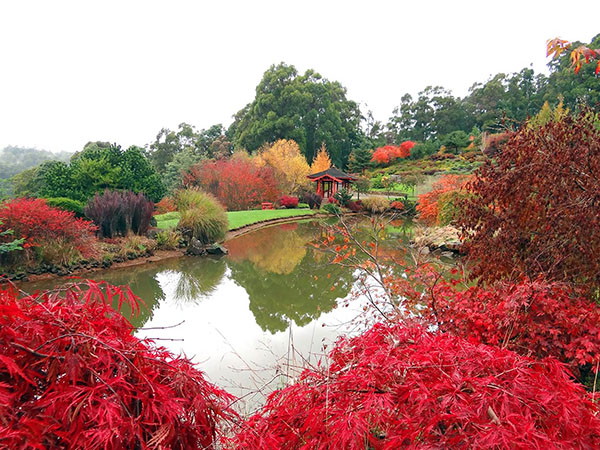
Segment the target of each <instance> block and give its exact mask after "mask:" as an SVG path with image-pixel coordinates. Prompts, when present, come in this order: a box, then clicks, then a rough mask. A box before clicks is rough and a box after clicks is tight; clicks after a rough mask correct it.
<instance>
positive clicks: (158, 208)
mask: <svg viewBox="0 0 600 450" xmlns="http://www.w3.org/2000/svg"><path fill="white" fill-rule="evenodd" d="M154 208H155V211H154V213H155V214H166V213H169V212H174V211H177V207H176V206H175V203H174V202H173V199H172V198H171V197H164V198H163V199H162V200H161V201H160V202H158V203H156V204H155V205H154Z"/></svg>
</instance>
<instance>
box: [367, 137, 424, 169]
mask: <svg viewBox="0 0 600 450" xmlns="http://www.w3.org/2000/svg"><path fill="white" fill-rule="evenodd" d="M414 146H415V143H414V142H412V141H405V142H403V143H402V144H400V145H399V146H396V145H386V146H384V147H379V148H377V149H376V150H375V151H374V152H373V156H372V158H371V161H375V162H377V163H379V164H389V163H390V162H392V161H393V160H394V159H396V158H408V157H409V156H410V150H411V149H412V148H413V147H414Z"/></svg>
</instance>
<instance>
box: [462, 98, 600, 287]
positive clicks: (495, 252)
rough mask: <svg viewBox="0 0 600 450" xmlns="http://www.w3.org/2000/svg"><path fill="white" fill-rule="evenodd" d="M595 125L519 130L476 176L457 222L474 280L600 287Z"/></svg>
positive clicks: (566, 122)
mask: <svg viewBox="0 0 600 450" xmlns="http://www.w3.org/2000/svg"><path fill="white" fill-rule="evenodd" d="M596 117H597V116H596V115H595V114H594V113H593V112H592V111H588V110H586V111H583V112H581V113H580V114H578V115H577V116H576V117H565V118H563V119H561V120H559V121H551V122H549V123H547V124H546V125H543V126H536V127H522V128H521V129H520V130H519V131H518V132H517V133H516V134H515V135H513V136H512V137H511V138H510V139H509V141H508V142H507V143H506V144H505V145H504V147H503V149H502V151H501V152H500V153H499V154H498V155H497V156H496V158H495V159H494V160H489V161H487V162H486V163H485V164H484V165H483V166H482V167H481V168H480V169H479V170H478V171H477V172H476V174H475V179H474V180H473V181H472V183H470V185H469V186H468V189H469V190H470V191H471V193H472V194H473V195H471V196H470V197H469V199H468V201H467V202H466V205H465V208H464V209H463V212H464V213H463V214H461V216H460V217H459V221H458V225H459V226H460V227H461V228H462V231H463V235H464V238H465V240H466V250H467V251H468V257H469V260H470V263H471V266H470V270H471V271H472V273H473V276H474V277H479V279H480V280H481V281H494V280H498V279H503V278H504V279H513V280H515V279H518V278H520V277H522V276H527V277H529V278H531V279H535V278H537V277H538V276H539V275H542V276H543V277H544V278H546V279H549V280H557V281H565V282H570V283H575V284H578V285H583V286H587V287H590V288H593V287H598V286H600V258H598V255H599V254H600V200H599V199H600V178H599V177H598V173H600V130H598V126H597V119H596Z"/></svg>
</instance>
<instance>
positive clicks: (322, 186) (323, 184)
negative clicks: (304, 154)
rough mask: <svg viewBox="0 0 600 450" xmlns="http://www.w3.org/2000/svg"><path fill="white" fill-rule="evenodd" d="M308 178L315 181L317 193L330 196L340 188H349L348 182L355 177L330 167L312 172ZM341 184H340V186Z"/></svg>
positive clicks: (350, 182)
mask: <svg viewBox="0 0 600 450" xmlns="http://www.w3.org/2000/svg"><path fill="white" fill-rule="evenodd" d="M308 178H309V179H310V180H312V181H315V182H316V183H317V194H319V195H320V196H322V197H327V198H329V197H332V196H333V195H335V193H336V192H337V191H339V190H340V189H346V190H348V191H349V190H350V184H352V182H353V181H355V180H356V179H357V178H356V177H354V176H352V175H348V174H347V173H344V172H342V171H341V170H339V169H336V168H335V167H330V168H329V169H327V170H324V171H322V172H317V173H313V174H312V175H309V176H308ZM340 185H341V186H340Z"/></svg>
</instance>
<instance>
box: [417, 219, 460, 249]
mask: <svg viewBox="0 0 600 450" xmlns="http://www.w3.org/2000/svg"><path fill="white" fill-rule="evenodd" d="M412 245H413V247H419V248H422V247H427V248H429V249H430V250H441V251H442V252H452V253H458V252H460V247H461V246H462V243H461V242H460V231H459V230H458V229H457V228H454V227H452V226H450V225H448V226H445V227H426V228H416V229H415V234H414V236H413V239H412Z"/></svg>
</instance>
